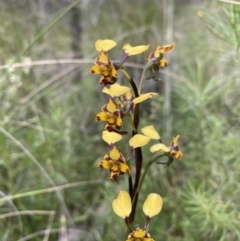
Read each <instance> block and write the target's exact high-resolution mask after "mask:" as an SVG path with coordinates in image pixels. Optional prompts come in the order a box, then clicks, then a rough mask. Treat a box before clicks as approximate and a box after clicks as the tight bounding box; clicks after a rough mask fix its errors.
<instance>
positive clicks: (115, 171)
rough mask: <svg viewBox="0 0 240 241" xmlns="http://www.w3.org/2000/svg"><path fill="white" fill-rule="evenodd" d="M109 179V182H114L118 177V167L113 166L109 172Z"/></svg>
mask: <svg viewBox="0 0 240 241" xmlns="http://www.w3.org/2000/svg"><path fill="white" fill-rule="evenodd" d="M110 171H111V172H110V179H111V180H116V179H117V177H118V176H119V174H120V168H119V166H118V165H113V166H112V168H111V170H110Z"/></svg>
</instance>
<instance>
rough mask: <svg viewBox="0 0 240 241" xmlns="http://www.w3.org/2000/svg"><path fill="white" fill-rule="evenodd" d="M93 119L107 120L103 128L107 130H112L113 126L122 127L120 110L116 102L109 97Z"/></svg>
mask: <svg viewBox="0 0 240 241" xmlns="http://www.w3.org/2000/svg"><path fill="white" fill-rule="evenodd" d="M95 120H96V121H107V125H106V126H105V129H106V130H108V131H112V130H113V129H115V128H117V129H120V128H121V127H122V118H121V113H120V110H119V108H118V105H117V103H116V102H115V101H114V100H113V99H111V98H110V99H109V100H108V103H107V104H106V105H104V106H103V108H102V111H101V112H99V113H98V114H97V115H96V117H95Z"/></svg>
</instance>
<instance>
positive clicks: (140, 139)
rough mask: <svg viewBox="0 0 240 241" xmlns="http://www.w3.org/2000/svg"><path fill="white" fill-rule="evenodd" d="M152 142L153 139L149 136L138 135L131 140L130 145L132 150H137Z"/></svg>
mask: <svg viewBox="0 0 240 241" xmlns="http://www.w3.org/2000/svg"><path fill="white" fill-rule="evenodd" d="M150 140H151V138H150V137H148V136H144V135H141V134H136V135H134V136H133V137H132V138H131V139H130V140H129V145H130V146H131V147H132V148H137V147H140V146H145V145H147V144H148V142H149V141H150Z"/></svg>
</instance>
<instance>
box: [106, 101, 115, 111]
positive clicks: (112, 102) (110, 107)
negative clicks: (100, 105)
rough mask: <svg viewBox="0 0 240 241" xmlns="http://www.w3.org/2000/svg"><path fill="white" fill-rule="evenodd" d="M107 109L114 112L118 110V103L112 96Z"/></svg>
mask: <svg viewBox="0 0 240 241" xmlns="http://www.w3.org/2000/svg"><path fill="white" fill-rule="evenodd" d="M106 110H107V111H109V112H111V113H113V112H115V111H117V110H118V108H117V104H116V103H115V102H114V101H113V100H112V99H111V98H110V99H109V100H108V103H107V105H106Z"/></svg>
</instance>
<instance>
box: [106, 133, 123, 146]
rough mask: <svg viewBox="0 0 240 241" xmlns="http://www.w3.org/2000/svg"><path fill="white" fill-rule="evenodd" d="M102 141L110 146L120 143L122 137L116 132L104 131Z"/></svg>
mask: <svg viewBox="0 0 240 241" xmlns="http://www.w3.org/2000/svg"><path fill="white" fill-rule="evenodd" d="M102 139H103V140H104V141H105V142H107V143H108V144H109V145H110V144H114V143H116V142H118V141H120V140H121V139H122V136H121V135H119V134H118V133H116V132H109V131H103V132H102Z"/></svg>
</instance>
